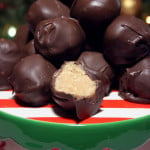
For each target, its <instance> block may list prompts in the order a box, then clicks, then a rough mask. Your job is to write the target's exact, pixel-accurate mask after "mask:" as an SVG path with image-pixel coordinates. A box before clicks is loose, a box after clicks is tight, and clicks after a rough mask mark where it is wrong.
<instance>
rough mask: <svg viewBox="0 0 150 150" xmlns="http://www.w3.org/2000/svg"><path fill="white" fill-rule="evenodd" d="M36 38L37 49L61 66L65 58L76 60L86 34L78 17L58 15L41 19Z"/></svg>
mask: <svg viewBox="0 0 150 150" xmlns="http://www.w3.org/2000/svg"><path fill="white" fill-rule="evenodd" d="M34 39H35V42H34V43H35V49H36V51H37V52H38V53H40V54H42V55H43V56H44V57H45V58H47V59H48V60H50V61H51V62H52V63H53V64H55V66H59V65H60V64H62V63H63V62H64V60H74V59H76V58H77V57H78V56H79V54H80V52H81V50H82V47H83V44H84V41H85V35H84V32H83V30H82V28H81V27H80V25H79V23H78V21H77V20H76V19H73V18H67V17H58V18H55V19H48V20H44V21H41V22H40V23H39V24H38V25H37V27H36V31H35V38H34Z"/></svg>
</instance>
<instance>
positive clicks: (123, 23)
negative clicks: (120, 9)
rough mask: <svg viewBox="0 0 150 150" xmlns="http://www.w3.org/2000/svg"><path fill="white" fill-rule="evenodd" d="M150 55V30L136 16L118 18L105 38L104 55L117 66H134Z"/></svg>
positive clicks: (108, 29)
mask: <svg viewBox="0 0 150 150" xmlns="http://www.w3.org/2000/svg"><path fill="white" fill-rule="evenodd" d="M149 53H150V28H149V26H148V25H147V24H146V23H144V21H143V20H141V19H139V18H136V17H134V16H128V15H127V16H126V15H122V16H119V17H117V18H116V19H115V20H114V21H113V22H112V23H111V24H110V25H109V26H108V28H107V30H106V32H105V36H104V55H105V57H106V58H107V60H108V61H109V62H110V63H111V64H113V65H115V66H119V65H122V66H123V65H125V66H127V65H128V66H129V65H133V64H134V63H136V62H138V61H139V60H141V59H142V58H144V57H145V56H147V55H148V54H149Z"/></svg>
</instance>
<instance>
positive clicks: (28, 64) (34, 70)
mask: <svg viewBox="0 0 150 150" xmlns="http://www.w3.org/2000/svg"><path fill="white" fill-rule="evenodd" d="M55 71H56V69H55V67H54V66H53V65H52V64H51V63H50V62H48V61H46V60H45V59H44V58H43V57H42V56H41V55H39V54H33V55H30V56H27V57H24V58H22V59H21V60H20V61H19V62H18V63H17V64H16V65H15V67H14V70H13V73H12V74H11V75H10V77H9V82H10V84H11V85H12V87H13V90H14V92H15V94H16V97H17V98H18V101H19V102H23V103H24V104H27V105H28V106H41V105H45V104H47V103H49V102H50V99H51V91H50V84H51V80H52V75H53V73H54V72H55Z"/></svg>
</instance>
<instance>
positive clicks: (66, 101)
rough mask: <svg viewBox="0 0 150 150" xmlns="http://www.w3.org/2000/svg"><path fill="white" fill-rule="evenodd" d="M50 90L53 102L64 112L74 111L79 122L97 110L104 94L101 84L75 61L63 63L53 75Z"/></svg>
mask: <svg viewBox="0 0 150 150" xmlns="http://www.w3.org/2000/svg"><path fill="white" fill-rule="evenodd" d="M51 88H52V93H53V99H54V101H55V102H56V103H57V104H58V105H59V106H60V107H62V108H64V109H66V110H75V113H76V116H77V118H78V119H80V120H82V119H86V118H88V117H90V116H92V115H94V114H95V113H96V112H97V111H98V110H99V107H100V103H101V101H102V99H103V97H104V94H105V92H104V88H103V85H102V82H101V81H100V80H97V79H95V78H93V75H91V74H90V73H89V72H87V71H86V70H85V69H84V67H83V65H82V64H80V63H78V62H75V61H69V62H65V63H64V64H63V65H62V66H61V68H60V69H59V70H58V71H56V72H55V73H54V75H53V78H52V86H51Z"/></svg>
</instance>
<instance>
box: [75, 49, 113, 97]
mask: <svg viewBox="0 0 150 150" xmlns="http://www.w3.org/2000/svg"><path fill="white" fill-rule="evenodd" d="M78 62H79V63H80V64H82V66H83V68H84V70H86V72H88V73H89V74H91V75H92V76H93V78H95V79H97V80H101V82H102V83H103V88H104V90H105V96H106V95H108V94H109V92H110V90H111V85H112V80H113V77H114V73H113V70H112V68H111V66H110V65H109V64H108V63H107V61H106V60H105V58H104V57H103V54H102V53H99V52H92V51H85V52H83V53H82V54H81V55H80V57H79V59H78Z"/></svg>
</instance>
